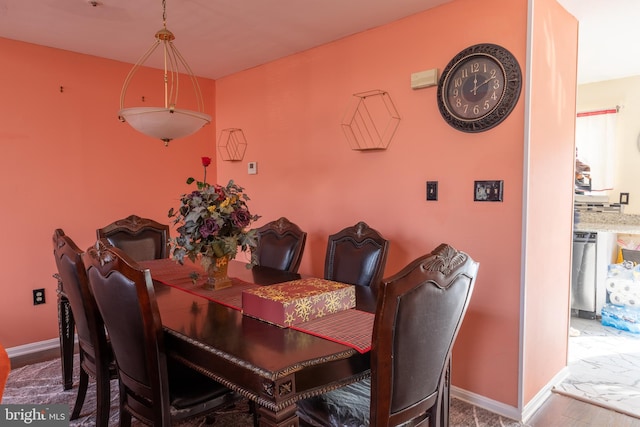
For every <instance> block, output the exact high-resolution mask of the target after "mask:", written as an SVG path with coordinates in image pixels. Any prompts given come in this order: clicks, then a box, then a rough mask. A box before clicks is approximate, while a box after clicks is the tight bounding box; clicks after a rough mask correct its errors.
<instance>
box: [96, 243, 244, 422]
mask: <svg viewBox="0 0 640 427" xmlns="http://www.w3.org/2000/svg"><path fill="white" fill-rule="evenodd" d="M84 261H85V267H86V268H87V276H88V278H89V285H90V287H91V290H92V291H93V294H94V296H95V299H96V302H97V305H98V308H99V310H100V313H101V315H102V317H103V319H104V322H105V325H106V327H107V331H108V333H109V337H110V339H111V345H112V347H113V352H114V355H115V359H116V364H117V367H118V373H119V380H120V422H121V425H131V418H132V417H135V418H137V419H139V420H141V421H143V422H144V423H145V424H151V425H154V426H170V425H172V424H173V423H176V422H178V421H180V420H184V419H187V418H192V417H195V416H201V415H207V414H210V413H212V412H213V411H215V410H217V409H220V408H222V407H224V406H229V405H230V404H231V403H232V402H233V400H234V396H233V395H232V394H231V392H230V390H229V389H227V388H226V387H224V386H222V385H221V384H219V383H217V382H215V381H213V380H211V379H209V378H207V377H205V376H203V375H200V374H199V373H197V372H196V371H193V370H191V369H190V368H187V367H186V366H185V365H182V364H181V363H179V362H176V361H173V360H172V359H168V358H167V355H166V352H165V346H164V335H163V334H164V331H163V327H162V321H161V317H160V312H159V309H158V304H157V301H156V294H155V290H154V287H153V281H152V279H151V273H150V271H149V270H147V269H142V268H141V267H140V266H138V264H137V263H136V262H135V261H134V260H133V259H132V258H131V257H129V256H128V255H127V254H126V253H125V252H124V251H122V250H120V249H119V248H116V247H113V246H111V245H110V244H109V242H108V241H107V240H106V239H102V240H99V241H98V242H97V243H96V246H93V247H91V248H89V249H88V250H87V252H86V255H85V258H84Z"/></svg>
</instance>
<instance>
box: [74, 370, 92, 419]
mask: <svg viewBox="0 0 640 427" xmlns="http://www.w3.org/2000/svg"><path fill="white" fill-rule="evenodd" d="M88 385H89V375H87V373H86V372H85V371H84V369H82V367H80V384H79V385H78V395H77V396H76V403H75V405H74V406H73V411H72V412H71V419H72V420H75V419H77V418H78V417H79V416H80V410H82V405H84V398H85V396H86V395H87V386H88Z"/></svg>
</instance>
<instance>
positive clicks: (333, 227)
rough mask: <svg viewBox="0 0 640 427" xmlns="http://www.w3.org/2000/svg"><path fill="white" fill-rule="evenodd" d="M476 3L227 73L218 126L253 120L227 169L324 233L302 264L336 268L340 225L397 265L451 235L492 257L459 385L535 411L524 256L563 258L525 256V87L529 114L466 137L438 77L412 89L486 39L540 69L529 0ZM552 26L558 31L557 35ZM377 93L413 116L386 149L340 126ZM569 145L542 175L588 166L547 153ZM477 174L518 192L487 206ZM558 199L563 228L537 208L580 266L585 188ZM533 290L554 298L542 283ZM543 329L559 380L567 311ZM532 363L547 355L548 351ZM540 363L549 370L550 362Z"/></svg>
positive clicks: (561, 276) (471, 317)
mask: <svg viewBox="0 0 640 427" xmlns="http://www.w3.org/2000/svg"><path fill="white" fill-rule="evenodd" d="M554 4H555V2H554ZM545 7H548V6H545ZM474 8H477V4H476V3H475V2H473V1H471V0H456V1H454V2H451V3H448V4H445V5H442V6H440V7H437V8H435V9H432V10H429V11H427V12H424V13H422V14H418V15H415V16H412V17H409V18H406V19H403V20H401V21H398V22H396V23H392V24H390V25H386V26H384V27H380V28H376V29H373V30H370V31H367V32H364V33H360V34H358V35H355V36H352V37H349V38H346V39H343V40H339V41H336V42H334V43H331V44H327V45H325V46H322V47H319V48H316V49H311V50H309V51H306V52H303V53H300V54H297V55H293V56H291V57H288V58H284V59H282V60H279V61H274V62H272V63H269V64H266V65H263V66H260V67H256V68H253V69H250V70H247V71H244V72H241V73H237V74H234V75H232V76H229V77H226V78H222V79H219V80H218V81H217V82H216V83H217V85H216V86H217V98H216V103H217V116H216V120H217V122H216V123H217V125H218V128H219V129H224V128H241V129H243V132H244V134H245V136H246V138H247V141H248V149H247V153H246V155H245V158H244V161H243V162H220V161H219V162H218V170H219V178H220V179H219V180H220V181H222V182H225V181H226V180H227V179H234V180H236V181H237V182H239V183H241V185H243V186H245V187H246V188H247V191H248V193H249V194H250V195H251V197H252V205H251V206H252V207H253V209H254V211H255V212H256V213H258V214H261V215H263V221H265V222H266V221H269V220H272V219H276V218H278V217H280V216H286V217H287V218H289V219H290V220H291V221H293V222H295V223H297V224H298V225H300V226H301V227H302V228H303V229H304V230H306V231H307V232H308V233H309V237H308V243H307V247H306V249H305V254H304V257H303V261H302V265H301V271H303V272H305V273H310V274H314V275H320V274H322V272H323V265H324V264H323V263H324V255H325V248H326V239H327V236H328V235H329V234H332V233H334V232H336V231H338V230H340V229H342V228H343V227H346V226H349V225H352V224H355V223H356V222H357V221H360V220H363V221H365V222H367V223H368V224H369V225H370V226H372V227H374V228H376V229H377V230H379V231H380V232H381V233H382V234H383V235H384V236H386V237H387V238H389V239H390V240H391V249H390V254H389V260H388V263H387V269H386V272H385V274H386V275H387V276H388V275H390V274H393V273H395V272H396V271H398V270H399V269H400V268H402V267H403V266H404V265H406V264H407V263H408V262H410V261H411V260H413V259H414V258H416V257H418V256H420V255H422V254H424V253H427V252H429V251H430V250H432V249H433V248H434V247H435V246H436V245H438V244H439V243H441V242H447V243H450V244H452V245H454V246H455V247H457V248H459V249H461V250H464V251H466V252H468V253H469V254H470V255H471V256H472V257H473V258H475V259H476V260H478V261H479V262H480V272H479V276H478V281H477V286H476V290H475V293H474V296H473V298H472V301H471V305H470V308H469V311H468V313H467V317H466V319H465V322H464V324H463V327H462V330H461V332H460V335H459V338H458V341H457V343H456V346H455V350H454V361H453V363H454V368H453V384H454V385H455V386H456V387H459V388H461V389H464V390H466V391H469V392H471V393H472V394H477V395H480V396H483V397H486V398H488V399H490V400H494V401H497V402H500V403H502V404H505V405H508V406H511V407H513V408H518V411H520V410H521V409H522V408H523V406H524V405H525V404H526V403H527V402H526V401H523V400H522V396H521V395H520V393H519V390H520V387H521V384H520V381H521V376H522V375H523V373H522V370H523V369H525V367H524V366H522V365H521V364H520V361H521V357H522V351H524V350H522V348H521V346H520V342H519V339H520V328H521V325H522V323H521V319H522V317H521V316H524V311H521V308H522V306H521V304H522V301H523V294H522V293H521V289H522V288H524V287H525V286H526V285H521V284H522V280H523V276H522V274H523V266H524V265H525V258H526V260H527V262H529V263H532V264H533V265H540V264H542V263H543V262H544V261H546V260H547V258H548V252H541V251H539V249H540V248H539V247H538V246H535V245H534V246H533V248H534V249H535V252H534V253H533V257H532V258H531V259H529V257H528V254H525V253H523V252H522V249H526V246H524V245H523V236H524V234H523V233H524V231H523V224H524V222H523V218H524V217H525V210H526V209H527V208H528V205H526V204H525V203H524V201H525V199H524V194H523V188H525V182H524V181H523V177H524V176H525V173H526V171H525V154H526V153H525V147H526V144H525V141H526V139H527V135H526V134H525V116H526V114H525V103H526V100H527V97H526V94H525V89H524V88H523V92H522V94H521V97H520V100H519V102H518V104H517V106H516V108H515V110H514V111H513V113H512V114H511V115H510V116H509V117H508V118H507V119H506V120H505V121H504V122H503V123H501V124H500V125H499V126H498V127H496V128H494V129H491V130H489V131H487V132H482V133H478V134H466V133H462V132H459V131H457V130H454V129H453V128H451V127H450V126H448V125H447V124H446V123H445V122H444V121H443V119H442V117H441V116H440V113H439V111H438V108H437V103H436V88H435V87H431V88H426V89H420V90H412V89H411V88H410V84H409V83H410V75H411V73H414V72H417V71H422V70H426V69H432V68H438V69H439V70H440V72H441V71H442V70H443V69H444V67H445V66H446V64H447V63H448V61H449V60H450V59H451V58H452V57H453V56H454V55H455V54H456V53H458V52H459V51H460V50H462V49H464V48H465V47H467V46H470V45H472V44H476V43H483V42H493V43H497V44H500V45H502V46H504V47H506V48H507V49H508V50H510V51H511V52H512V53H513V54H514V55H515V56H516V57H517V58H518V61H519V62H520V64H521V67H522V71H523V75H524V79H525V81H526V80H527V78H528V76H527V69H526V62H527V57H526V46H527V31H526V28H527V14H528V9H527V8H528V2H527V1H514V2H504V1H499V0H493V1H491V0H490V1H488V2H484V3H483V6H482V9H483V10H484V11H489V10H490V11H493V12H495V11H500V12H499V13H487V14H485V15H483V17H482V19H478V17H477V16H475V15H473V16H472V15H471V14H469V13H467V12H468V11H469V10H470V9H474ZM542 9H544V7H542ZM454 16H455V17H456V18H455V19H452V17H454ZM461 28H464V31H462V30H460V29H461ZM545 36H548V37H550V38H551V39H553V37H554V34H545ZM540 37H541V38H542V37H543V35H541V36H540ZM551 42H553V40H551ZM574 47H575V46H574ZM574 53H575V52H574ZM545 54H548V55H552V56H553V55H557V52H553V51H546V53H545ZM540 67H544V64H541V65H540ZM569 71H570V70H569ZM566 83H567V84H570V82H566ZM375 89H378V90H385V91H387V92H388V93H389V95H390V97H391V99H392V100H393V102H394V105H395V107H396V108H397V110H398V112H399V114H400V116H401V121H400V125H399V128H398V130H397V132H396V134H395V136H394V138H393V140H392V142H391V144H390V146H389V148H388V149H387V150H385V151H376V152H361V151H352V150H351V149H350V147H349V144H348V142H347V140H346V138H345V136H344V134H343V133H342V129H341V126H340V123H341V121H342V119H343V115H344V114H345V111H346V110H347V109H348V107H349V105H350V103H351V102H352V98H353V97H352V94H355V93H360V92H365V91H369V90H375ZM556 89H557V88H556ZM559 90H560V91H562V92H563V93H554V94H553V96H566V97H567V99H568V101H567V102H570V98H571V96H573V93H574V92H573V89H571V88H566V87H562V88H560V89H559ZM554 99H555V98H554ZM549 102H553V101H552V100H550V101H549ZM564 107H566V105H561V106H558V108H557V109H556V112H557V113H558V114H559V115H560V117H563V118H566V119H567V120H568V121H567V123H568V124H570V123H571V121H572V120H573V119H572V117H573V116H572V114H573V111H574V109H573V108H572V107H570V108H569V109H568V111H564V110H562V108H564ZM565 114H566V116H565ZM544 116H545V115H544V114H542V115H541V118H542V119H543V120H544V119H546V117H544ZM540 126H544V122H542V123H541V124H540ZM565 130H566V129H565ZM551 131H552V130H550V132H551ZM551 145H552V144H551V142H550V141H549V142H544V143H540V144H538V145H536V153H538V151H542V152H544V149H547V148H551ZM560 145H561V146H562V147H563V148H562V152H567V151H570V150H571V149H572V147H573V141H572V138H571V139H567V140H566V141H563V142H561V143H560ZM555 151H556V150H554V152H555ZM554 152H550V153H548V155H547V156H541V157H536V158H535V160H536V161H538V160H540V162H541V163H539V164H538V163H537V164H536V165H537V166H536V170H535V173H536V175H537V174H540V175H544V174H545V173H551V175H550V178H548V179H551V177H554V176H560V177H563V176H564V175H570V174H571V173H572V168H573V161H572V159H570V160H568V162H567V163H566V164H564V165H560V164H559V163H560V162H561V161H562V160H563V157H562V156H561V157H554V159H555V160H554V161H553V162H551V163H547V160H548V157H552V156H554ZM248 161H256V162H257V163H258V174H257V175H247V172H246V167H247V165H246V163H247V162H248ZM548 179H546V180H545V182H547V181H548ZM428 180H434V181H438V182H439V198H438V201H436V202H433V201H430V202H427V201H425V181H428ZM474 180H504V202H502V203H479V202H474V201H473V182H474ZM538 188H539V187H535V190H536V194H539V193H538ZM557 197H565V198H566V200H567V202H566V203H565V204H564V205H561V206H560V208H559V209H558V212H559V213H560V215H562V213H561V212H562V210H563V209H564V210H565V211H566V212H565V214H564V216H562V218H560V221H559V223H557V224H555V223H554V225H553V226H551V227H550V228H548V229H544V228H541V227H539V225H538V224H539V223H549V221H551V222H554V221H555V220H554V219H552V218H550V216H549V212H544V211H542V210H541V209H540V207H541V206H540V205H536V206H535V210H534V211H532V212H530V213H528V214H529V218H530V220H531V221H534V225H535V227H534V229H535V231H536V233H538V235H537V236H536V238H541V239H543V241H544V239H545V238H546V236H547V234H548V233H549V232H554V233H555V232H556V231H558V230H559V231H560V237H558V238H556V235H554V239H555V240H558V239H566V241H562V242H556V241H554V243H558V247H557V250H558V253H559V256H560V257H561V259H562V262H560V263H559V266H563V265H564V266H565V267H567V266H566V260H568V258H569V254H570V236H569V234H570V230H571V224H570V223H567V221H566V220H567V218H568V217H569V215H570V213H571V207H570V204H571V200H572V190H571V189H568V188H564V187H561V188H560V189H559V190H558V191H557V194H555V193H554V195H553V198H557ZM537 202H538V200H536V203H537ZM565 205H566V206H565ZM563 231H564V233H563ZM568 271H569V268H568V267H567V268H566V269H565V270H564V271H555V270H552V271H547V272H546V273H545V274H544V275H540V276H536V275H532V279H538V278H540V279H542V280H545V286H549V285H558V283H560V285H559V287H560V289H564V291H565V292H567V290H568V284H569V281H568ZM531 296H532V298H535V299H538V300H542V299H544V298H548V294H546V293H544V294H541V293H540V292H539V291H538V290H536V289H534V290H532V291H531ZM556 305H558V306H560V307H559V308H558V307H556V308H558V310H559V311H558V313H560V314H559V315H560V316H563V319H564V322H561V323H560V328H562V327H564V328H566V318H567V313H568V301H567V300H566V294H565V295H563V298H560V299H558V300H557V304H556ZM563 305H564V306H563ZM533 306H534V307H537V305H533ZM554 319H555V318H554ZM533 329H534V327H532V330H533ZM534 333H535V335H536V336H538V335H540V336H547V337H550V336H552V337H553V340H554V341H553V343H552V345H551V346H549V345H548V346H546V350H547V351H554V352H555V351H557V354H556V353H554V354H556V357H555V359H556V360H554V361H553V363H551V364H548V365H546V366H545V367H544V368H542V373H543V376H542V378H547V379H548V378H549V372H550V371H551V372H552V373H551V375H553V374H555V373H557V372H558V371H559V370H560V369H561V368H562V367H563V366H564V362H563V361H562V362H559V363H558V359H559V360H564V359H565V358H566V329H565V330H564V331H563V330H562V329H559V327H558V324H557V323H554V321H553V320H552V321H551V322H549V323H547V322H545V323H544V324H543V327H542V328H540V329H537V330H535V331H534ZM563 340H564V341H563ZM533 342H535V340H534V341H533ZM536 351H540V350H539V349H538V350H536ZM532 358H533V359H534V360H536V361H537V359H538V355H537V354H534V355H533V356H532ZM532 366H533V367H534V368H536V369H537V368H540V366H539V365H538V364H537V363H536V364H532ZM536 375H538V372H537V371H536V370H535V369H534V370H532V371H531V373H527V377H529V376H533V377H535V376H536ZM532 384H534V385H535V386H539V385H540V384H539V382H535V383H532ZM536 391H537V390H536ZM529 394H530V393H529Z"/></svg>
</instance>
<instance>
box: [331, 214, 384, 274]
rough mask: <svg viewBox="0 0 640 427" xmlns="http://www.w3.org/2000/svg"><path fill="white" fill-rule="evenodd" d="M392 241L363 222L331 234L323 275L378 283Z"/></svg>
mask: <svg viewBox="0 0 640 427" xmlns="http://www.w3.org/2000/svg"><path fill="white" fill-rule="evenodd" d="M388 252H389V241H388V240H387V239H385V238H384V237H382V235H381V234H380V233H378V232H377V231H376V230H374V229H373V228H371V227H369V226H368V225H367V224H366V223H364V222H359V223H357V224H356V225H354V226H352V227H347V228H345V229H343V230H341V231H339V232H338V233H336V234H333V235H331V236H329V239H328V243H327V253H326V256H325V265H324V278H325V279H328V280H335V281H337V282H343V283H351V284H353V285H361V286H372V285H374V286H377V284H378V283H379V282H380V280H381V279H382V275H383V274H384V267H385V265H386V262H387V255H388Z"/></svg>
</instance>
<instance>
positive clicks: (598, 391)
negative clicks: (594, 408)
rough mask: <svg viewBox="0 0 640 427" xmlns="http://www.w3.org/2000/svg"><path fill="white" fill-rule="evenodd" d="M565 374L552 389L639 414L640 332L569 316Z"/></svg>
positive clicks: (611, 407)
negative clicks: (570, 332)
mask: <svg viewBox="0 0 640 427" xmlns="http://www.w3.org/2000/svg"><path fill="white" fill-rule="evenodd" d="M571 326H572V329H573V331H574V334H572V335H574V336H571V337H570V338H569V363H568V371H569V375H568V377H567V378H566V379H565V380H563V381H562V382H561V383H560V384H558V385H556V386H555V387H554V389H553V391H554V392H556V393H559V394H563V395H566V396H569V397H572V398H575V399H578V400H582V401H585V402H588V403H591V404H595V405H598V406H601V407H603V408H606V409H611V410H614V411H617V412H620V413H623V414H626V415H629V416H632V417H636V418H640V335H639V334H633V333H630V332H626V331H622V330H619V329H616V328H612V327H609V326H602V324H601V323H600V322H599V321H598V320H587V319H580V318H572V319H571Z"/></svg>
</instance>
